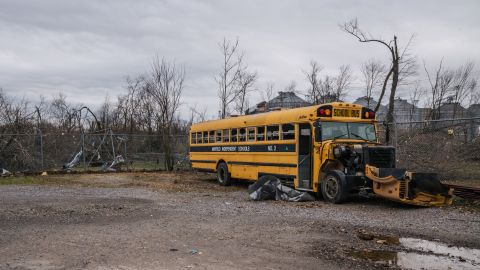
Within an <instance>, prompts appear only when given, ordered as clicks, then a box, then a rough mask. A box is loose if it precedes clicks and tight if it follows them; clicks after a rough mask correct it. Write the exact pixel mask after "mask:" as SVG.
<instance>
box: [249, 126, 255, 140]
mask: <svg viewBox="0 0 480 270" xmlns="http://www.w3.org/2000/svg"><path fill="white" fill-rule="evenodd" d="M248 141H249V142H254V141H255V128H254V127H249V128H248Z"/></svg>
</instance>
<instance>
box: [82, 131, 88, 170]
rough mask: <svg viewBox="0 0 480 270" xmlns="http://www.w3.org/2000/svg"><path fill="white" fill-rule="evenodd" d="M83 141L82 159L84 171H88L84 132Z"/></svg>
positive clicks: (83, 134)
mask: <svg viewBox="0 0 480 270" xmlns="http://www.w3.org/2000/svg"><path fill="white" fill-rule="evenodd" d="M81 141H82V158H83V170H84V171H86V170H87V162H86V157H85V156H86V153H85V133H84V132H83V130H82V134H81Z"/></svg>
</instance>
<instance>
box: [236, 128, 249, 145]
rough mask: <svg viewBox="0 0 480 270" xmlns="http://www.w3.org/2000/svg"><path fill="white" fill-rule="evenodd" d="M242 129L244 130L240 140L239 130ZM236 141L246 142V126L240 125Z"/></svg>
mask: <svg viewBox="0 0 480 270" xmlns="http://www.w3.org/2000/svg"><path fill="white" fill-rule="evenodd" d="M242 129H243V130H244V131H245V132H244V133H243V134H244V135H243V141H242V140H241V138H242V137H241V130H242ZM237 136H238V142H246V141H247V127H242V128H239V129H238V135H237Z"/></svg>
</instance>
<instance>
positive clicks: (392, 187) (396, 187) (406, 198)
mask: <svg viewBox="0 0 480 270" xmlns="http://www.w3.org/2000/svg"><path fill="white" fill-rule="evenodd" d="M365 176H366V177H367V178H368V179H370V180H372V182H373V192H374V193H375V194H377V195H378V196H380V197H383V198H386V199H389V200H392V201H397V202H401V203H405V204H411V205H419V206H441V205H450V204H452V194H453V189H451V188H447V187H445V186H444V185H443V184H442V183H440V181H439V180H438V176H437V174H432V173H414V172H409V171H406V170H405V169H398V168H377V167H374V166H369V165H366V167H365Z"/></svg>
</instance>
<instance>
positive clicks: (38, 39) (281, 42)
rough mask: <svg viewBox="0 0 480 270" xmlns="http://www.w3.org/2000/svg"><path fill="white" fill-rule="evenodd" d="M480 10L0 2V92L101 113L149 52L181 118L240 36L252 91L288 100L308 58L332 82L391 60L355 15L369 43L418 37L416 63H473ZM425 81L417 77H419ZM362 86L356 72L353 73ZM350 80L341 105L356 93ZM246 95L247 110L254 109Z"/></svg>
mask: <svg viewBox="0 0 480 270" xmlns="http://www.w3.org/2000/svg"><path fill="white" fill-rule="evenodd" d="M479 11H480V1H475V0H472V1H458V0H457V1H438V0H436V1H433V0H432V1H419V0H416V1H405V0H403V1H338V0H334V1H319V0H312V1H300V0H297V1H280V0H272V1H260V0H256V1H247V0H242V1H226V0H217V1H213V0H212V1H193V0H192V1H180V0H172V1H161V0H151V1H141V0H138V1H128V0H109V1H107V0H103V1H102V0H97V1H87V0H84V1H78V0H77V1H74V0H51V1H49V0H42V1H40V0H38V1H35V0H30V1H23V0H0V87H1V88H3V89H4V91H5V92H6V93H7V94H8V95H10V96H15V97H17V98H22V97H26V98H28V99H30V100H33V101H35V100H38V98H39V96H40V95H43V96H45V97H46V98H51V97H52V96H53V95H55V94H58V93H59V92H62V93H64V94H65V95H66V96H67V97H68V98H67V100H68V101H70V102H78V103H84V104H87V105H90V106H92V107H96V106H98V105H99V104H100V103H102V102H103V100H104V99H105V95H106V94H108V95H109V96H110V99H111V100H112V101H115V100H116V96H117V95H119V94H122V93H124V92H125V89H124V86H125V77H126V76H127V75H130V76H135V75H138V74H141V73H145V72H148V71H149V68H150V63H151V60H152V57H153V56H154V55H155V54H158V55H159V56H161V57H162V56H163V57H165V58H166V59H168V60H175V61H176V62H177V63H179V64H184V65H185V67H186V71H187V86H186V88H185V92H184V98H183V102H184V106H183V109H182V110H183V111H184V112H185V111H187V110H188V106H190V105H192V104H194V103H197V104H198V106H199V107H202V106H207V107H208V110H209V113H210V114H212V115H213V114H215V112H216V111H217V110H218V102H217V99H216V94H217V87H216V84H215V80H214V76H215V74H216V73H218V72H219V70H220V66H221V54H220V51H219V48H218V43H219V42H220V41H221V40H222V39H223V38H224V37H226V38H227V39H232V40H233V39H235V38H237V37H238V38H239V40H240V47H241V48H242V50H244V51H245V53H246V56H245V57H246V58H245V60H246V62H247V64H248V65H249V67H250V69H251V70H255V71H257V72H258V75H259V80H258V83H257V87H258V88H263V87H264V86H265V85H266V84H267V83H269V82H273V83H275V89H276V90H283V88H285V86H286V85H287V84H288V83H289V82H290V81H292V80H293V81H296V82H297V85H298V88H299V90H303V89H305V87H306V86H305V78H304V75H303V73H302V69H307V68H308V65H309V62H310V60H312V59H313V60H316V61H318V62H319V64H320V65H322V66H323V67H324V70H323V71H322V73H323V74H334V73H335V71H336V69H337V68H338V67H339V66H340V65H343V64H350V65H351V67H352V69H353V70H354V71H355V72H356V73H358V72H359V68H360V64H361V63H362V62H363V61H366V60H368V59H369V58H372V57H375V58H377V59H379V60H382V61H385V63H387V61H388V59H387V56H388V54H387V51H386V49H385V48H383V47H381V46H379V45H375V44H361V43H359V42H358V41H356V40H355V39H354V38H353V37H352V36H349V35H347V34H345V33H344V32H342V31H340V30H339V27H338V24H340V23H343V22H345V21H347V20H350V19H352V18H355V17H357V18H358V20H359V24H360V26H361V27H362V28H363V29H365V30H368V31H369V32H370V33H372V34H373V35H374V36H378V37H382V38H384V39H390V38H391V37H392V35H393V33H395V34H396V35H397V36H398V37H399V41H400V44H405V43H406V42H407V41H408V39H409V37H410V36H411V34H414V33H415V34H416V38H415V41H414V43H413V46H412V51H411V52H412V53H413V54H414V55H416V56H417V57H418V60H419V63H420V64H421V65H422V61H426V63H427V64H429V65H431V66H432V68H433V66H434V65H436V64H438V62H439V61H440V59H441V58H442V57H445V62H446V63H447V65H450V66H456V65H459V64H461V63H464V62H466V61H468V60H472V61H475V62H476V63H477V74H478V65H480V30H479V26H480V15H479ZM419 71H420V72H423V69H420V70H419ZM357 77H359V74H357ZM360 89H361V83H360V82H356V83H355V84H354V85H353V86H352V89H351V91H350V92H349V93H348V96H347V100H353V99H354V98H356V97H358V96H360V95H361V92H360V91H361V90H360ZM259 99H260V98H259V95H258V94H257V95H253V96H252V102H251V103H254V102H256V101H259Z"/></svg>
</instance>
